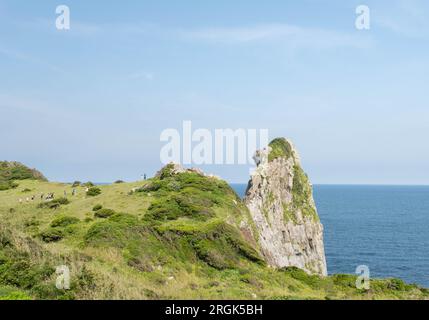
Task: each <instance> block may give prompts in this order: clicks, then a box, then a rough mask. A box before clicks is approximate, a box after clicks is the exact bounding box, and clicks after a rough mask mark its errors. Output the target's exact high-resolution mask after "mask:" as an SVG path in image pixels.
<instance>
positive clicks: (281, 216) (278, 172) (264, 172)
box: [245, 138, 327, 276]
mask: <svg viewBox="0 0 429 320" xmlns="http://www.w3.org/2000/svg"><path fill="white" fill-rule="evenodd" d="M254 158H255V162H256V164H257V168H256V170H255V172H254V173H253V174H252V177H251V179H250V181H249V184H248V188H247V191H246V197H245V203H246V205H247V207H248V208H249V211H250V213H251V216H252V219H253V221H254V223H255V225H256V229H257V232H258V242H259V244H260V247H261V251H262V254H263V256H264V259H265V260H266V262H267V263H268V265H270V266H273V267H278V268H282V267H288V266H295V267H298V268H300V269H303V270H305V271H307V272H308V273H312V274H319V275H323V276H325V275H326V274H327V269H326V260H325V252H324V246H323V226H322V224H321V223H320V220H319V217H318V215H317V211H316V206H315V204H314V200H313V195H312V186H311V184H310V182H309V180H308V177H307V175H306V174H305V173H304V171H303V170H302V168H301V164H300V161H299V156H298V153H297V152H296V150H295V148H294V147H293V145H292V144H291V143H290V142H289V141H287V140H286V139H283V138H279V139H275V140H273V141H272V142H271V143H270V145H269V146H268V147H267V148H266V149H264V150H260V151H257V152H256V154H255V157H254Z"/></svg>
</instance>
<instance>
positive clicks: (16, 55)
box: [0, 47, 64, 73]
mask: <svg viewBox="0 0 429 320" xmlns="http://www.w3.org/2000/svg"><path fill="white" fill-rule="evenodd" d="M0 55H3V56H6V57H8V58H10V59H14V60H19V61H23V62H27V63H31V64H36V65H39V66H41V67H44V68H48V69H49V70H51V71H54V72H58V73H64V70H62V69H61V68H59V67H57V66H55V65H53V64H51V63H49V62H46V61H44V60H41V59H39V58H36V57H34V56H31V55H28V54H26V53H22V52H19V51H14V50H9V49H6V48H1V47H0Z"/></svg>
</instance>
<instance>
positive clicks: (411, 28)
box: [373, 0, 429, 38]
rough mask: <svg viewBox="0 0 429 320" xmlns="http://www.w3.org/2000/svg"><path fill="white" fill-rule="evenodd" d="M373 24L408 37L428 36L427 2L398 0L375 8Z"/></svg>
mask: <svg viewBox="0 0 429 320" xmlns="http://www.w3.org/2000/svg"><path fill="white" fill-rule="evenodd" d="M374 11H375V14H374V15H373V16H374V21H375V24H376V25H378V26H380V27H382V28H384V29H387V30H390V31H391V32H394V33H395V34H398V35H401V36H405V37H409V38H424V37H427V36H429V20H428V18H427V17H428V15H429V4H428V3H427V1H425V2H423V1H421V0H406V1H405V0H398V1H395V2H392V3H391V4H390V6H388V7H387V6H386V5H384V6H383V8H377V7H376V8H375V10H374Z"/></svg>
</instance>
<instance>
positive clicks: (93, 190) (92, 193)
mask: <svg viewBox="0 0 429 320" xmlns="http://www.w3.org/2000/svg"><path fill="white" fill-rule="evenodd" d="M99 194H101V189H100V188H97V187H91V188H89V190H88V191H87V192H86V195H87V196H90V197H95V196H98V195H99Z"/></svg>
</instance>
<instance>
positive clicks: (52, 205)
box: [37, 198, 70, 209]
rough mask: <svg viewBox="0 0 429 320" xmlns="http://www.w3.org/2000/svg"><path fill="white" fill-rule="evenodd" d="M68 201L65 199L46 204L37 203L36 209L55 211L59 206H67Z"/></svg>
mask: <svg viewBox="0 0 429 320" xmlns="http://www.w3.org/2000/svg"><path fill="white" fill-rule="evenodd" d="M69 203H70V201H69V200H68V199H67V198H58V199H54V200H52V201H48V202H42V203H39V205H38V206H37V207H38V208H41V209H43V208H49V209H57V208H59V207H60V206H61V205H67V204H69Z"/></svg>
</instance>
